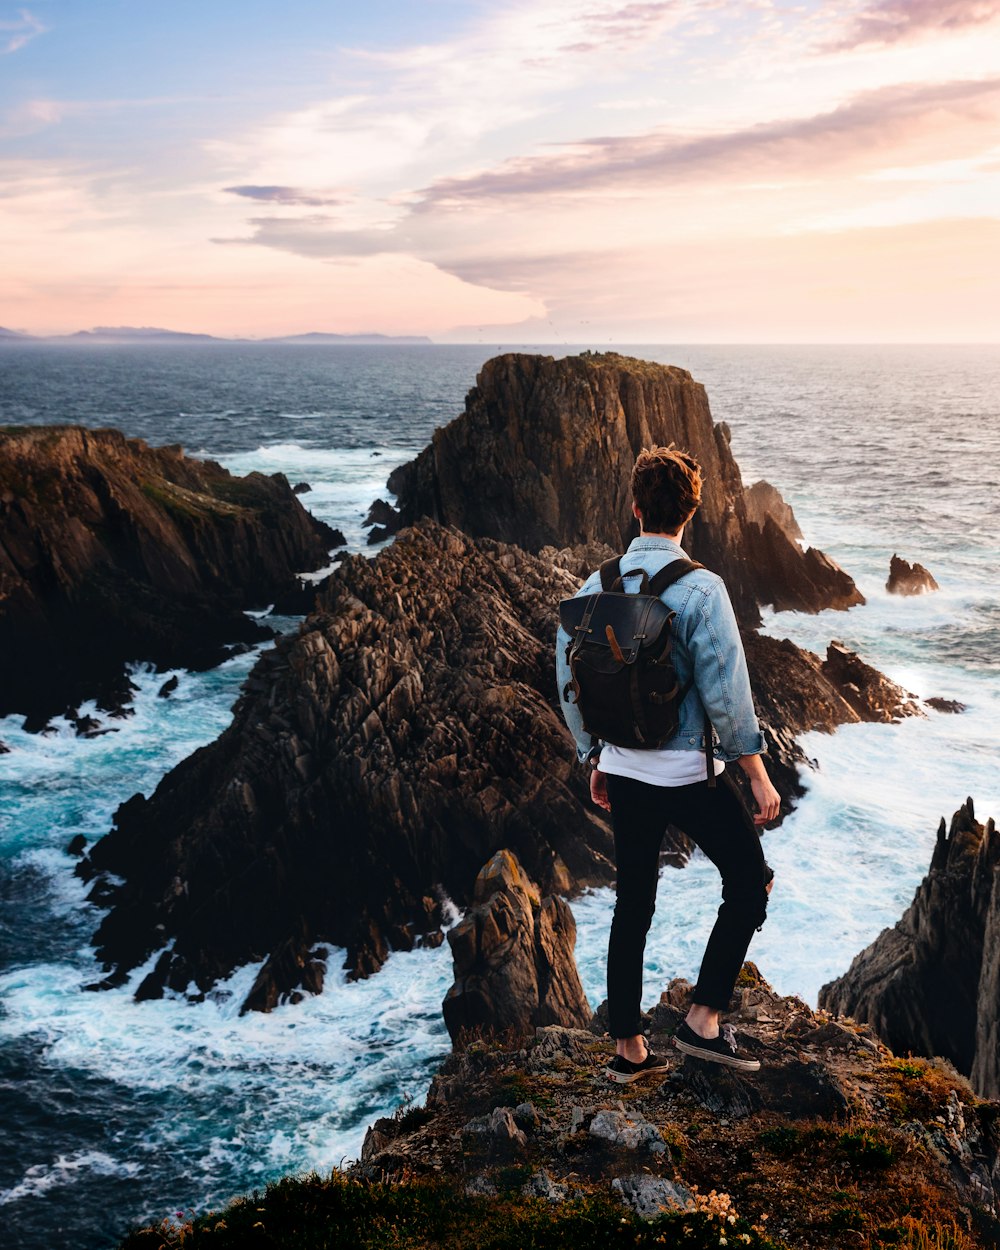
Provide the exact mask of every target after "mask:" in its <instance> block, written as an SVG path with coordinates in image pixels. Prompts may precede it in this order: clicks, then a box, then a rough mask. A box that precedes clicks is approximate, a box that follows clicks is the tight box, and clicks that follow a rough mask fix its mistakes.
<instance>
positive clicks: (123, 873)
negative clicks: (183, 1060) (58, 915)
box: [79, 520, 862, 1005]
mask: <svg viewBox="0 0 1000 1250" xmlns="http://www.w3.org/2000/svg"><path fill="white" fill-rule="evenodd" d="M578 585H579V578H578V577H575V576H573V575H572V574H570V573H568V572H566V571H565V569H563V568H561V567H560V566H559V565H558V564H553V563H551V562H550V561H548V560H545V559H542V558H540V557H537V556H532V555H529V554H528V553H527V552H525V551H522V550H520V549H519V548H517V547H513V546H509V545H507V544H503V543H498V542H495V541H494V540H492V539H479V540H475V539H472V538H470V537H468V536H467V535H465V534H462V533H460V532H459V531H457V530H455V529H452V528H445V527H442V526H440V525H438V524H437V523H436V522H434V521H428V520H425V521H422V522H421V523H420V524H418V525H414V526H412V527H409V528H408V529H407V530H405V531H403V532H401V533H400V534H399V535H398V536H397V537H396V540H395V542H393V543H392V544H391V545H390V546H388V547H386V548H385V549H384V550H382V551H381V552H379V554H378V556H377V557H376V558H375V559H374V560H372V561H369V560H367V559H366V558H365V557H363V556H360V555H356V556H347V557H345V558H344V559H343V560H342V561H341V563H340V565H339V566H338V568H337V569H336V570H335V571H334V573H333V574H332V575H331V577H330V578H329V579H328V580H327V581H326V583H325V584H324V586H323V588H322V589H321V591H320V594H319V598H318V605H317V611H315V612H314V613H313V614H312V615H310V616H309V617H308V618H307V620H306V621H305V622H304V623H303V625H302V627H301V629H300V632H299V633H298V634H297V635H295V636H291V637H286V638H282V639H280V640H279V641H278V643H277V645H276V647H275V648H274V649H273V650H272V651H269V652H266V653H265V654H264V655H262V656H261V658H260V660H259V661H258V663H257V666H256V667H255V669H254V670H253V672H252V674H251V675H250V677H249V679H248V680H247V683H246V685H245V687H244V691H243V694H242V695H241V697H240V699H239V701H238V702H237V704H236V707H235V710H234V711H235V714H234V719H233V723H232V724H231V725H230V726H229V728H228V729H226V731H225V732H224V733H223V734H222V736H221V737H220V738H219V739H218V741H217V742H215V743H212V744H211V745H210V746H207V747H203V748H202V749H201V750H199V751H197V752H195V754H194V755H193V756H191V757H190V758H189V759H187V760H184V761H183V762H182V763H180V764H179V765H178V766H177V767H176V768H175V769H173V771H172V772H170V773H169V774H168V775H167V776H166V777H165V778H164V779H163V780H162V781H161V782H160V784H159V786H158V787H157V789H156V791H155V792H154V793H153V795H152V796H151V797H150V798H149V799H146V798H144V797H143V796H142V795H135V796H133V797H132V798H131V799H129V800H128V802H127V803H125V804H123V805H122V806H121V807H120V808H119V809H118V811H117V813H116V816H115V821H116V828H115V829H113V830H112V831H111V833H110V834H108V835H107V836H106V837H104V838H103V839H101V840H100V841H99V842H98V843H97V844H96V845H95V847H94V848H93V850H92V852H91V855H90V858H89V859H88V860H85V861H84V862H83V864H81V865H80V869H79V871H80V872H81V875H87V874H89V875H91V876H92V875H93V874H95V873H97V872H105V871H106V872H110V873H112V874H114V876H115V878H124V884H118V883H117V882H112V883H110V884H108V885H107V886H104V885H103V884H101V883H98V886H97V889H98V895H97V896H95V897H99V898H100V901H101V902H102V904H103V905H108V904H109V903H110V905H111V907H112V910H111V912H110V914H109V915H108V916H107V917H106V918H105V920H104V921H103V922H102V924H101V927H100V930H99V932H98V935H97V942H98V945H99V948H100V953H101V956H102V958H103V959H105V961H106V962H107V963H108V964H109V965H111V966H113V968H114V969H115V972H114V975H113V978H112V980H115V979H117V980H118V981H120V980H121V978H122V977H123V976H124V975H126V974H127V972H128V971H129V970H130V969H132V968H134V967H136V966H137V965H138V964H140V963H142V962H144V961H145V960H146V959H147V958H148V956H149V955H150V954H151V953H152V952H153V951H154V950H156V949H157V948H158V947H160V946H162V945H163V944H164V942H166V941H167V940H168V939H172V941H173V945H172V947H171V948H170V949H169V950H168V951H166V952H164V954H163V955H162V956H161V958H160V961H159V963H158V964H157V965H156V968H155V969H154V971H153V973H151V974H150V978H147V981H146V982H145V983H144V988H143V993H144V994H149V993H153V992H157V991H158V990H159V989H162V987H163V986H165V985H169V986H171V987H172V988H175V989H179V990H183V989H184V988H185V987H186V986H187V985H188V984H189V982H190V981H191V980H192V979H193V980H194V981H196V983H197V984H198V985H199V987H200V988H201V989H202V990H203V991H204V990H206V989H207V988H208V987H209V985H211V984H212V983H213V982H214V981H215V980H216V979H218V978H219V977H222V976H225V975H226V974H228V973H229V972H231V971H232V969H233V968H235V967H237V966H238V965H240V964H243V963H246V962H249V961H250V960H253V959H261V958H264V957H269V958H268V962H267V963H266V964H265V966H264V969H263V970H262V972H261V974H260V978H259V983H258V985H257V986H255V987H254V991H253V993H252V995H251V1000H252V1002H253V1003H254V1004H256V1005H267V1004H273V1003H274V1002H276V1001H277V1000H278V999H279V998H280V996H281V995H282V994H287V993H292V992H294V991H295V990H296V989H299V988H300V987H299V983H298V982H297V981H296V980H295V979H294V977H295V976H296V975H297V974H296V972H295V970H296V968H298V967H305V966H306V964H307V963H310V962H311V958H312V957H311V956H310V954H309V952H310V950H311V949H312V947H313V946H314V944H315V943H318V942H323V943H329V944H332V945H337V946H346V947H347V952H348V956H347V966H348V967H349V968H350V969H351V974H352V975H353V976H366V975H368V974H369V973H371V972H374V971H375V970H377V969H378V968H379V967H380V966H381V964H382V963H383V961H384V960H385V958H386V956H387V954H388V952H389V950H390V949H407V948H409V947H410V946H412V945H413V944H414V943H415V942H417V941H428V940H430V941H440V940H441V919H442V915H441V899H440V895H441V891H442V890H443V891H444V892H446V893H447V894H448V895H449V896H450V897H451V898H452V899H453V900H454V901H455V902H456V903H457V904H459V905H460V906H463V907H464V906H466V905H468V904H469V903H470V902H471V901H472V896H473V884H474V882H475V879H476V874H477V873H478V871H479V868H480V867H481V865H482V864H483V862H484V861H485V860H486V859H488V858H489V857H490V856H491V855H492V854H493V853H494V852H495V851H497V850H499V849H500V848H501V847H507V848H509V849H510V850H512V851H513V852H514V853H515V854H516V855H517V856H518V857H519V859H520V861H521V863H522V864H523V865H524V867H525V869H526V871H527V872H528V874H529V875H530V876H531V878H532V879H533V880H535V881H536V882H537V883H538V885H539V887H540V889H541V890H542V892H543V893H544V894H551V893H554V892H558V893H562V892H564V891H566V890H567V888H569V889H570V890H576V889H579V888H581V887H585V886H587V885H592V884H601V883H608V882H610V881H611V880H613V875H614V873H613V867H612V864H611V858H610V857H611V848H612V840H611V834H610V830H609V828H608V825H607V823H606V820H605V818H604V816H603V813H601V812H600V811H599V810H598V809H597V808H595V807H594V806H593V804H592V803H591V801H590V799H589V791H588V780H587V776H586V774H585V772H584V770H583V769H580V768H578V767H576V765H575V751H574V749H573V744H572V740H571V739H570V737H569V735H568V732H567V730H566V727H565V725H564V724H563V721H562V717H561V715H560V713H559V711H558V706H557V702H556V699H557V691H556V689H555V676H554V655H553V645H554V640H555V632H556V623H557V611H558V602H559V600H560V598H564V597H566V596H567V595H570V594H572V593H573V591H574V590H575V589H576V588H577V586H578ZM748 655H749V659H750V664H751V671H752V675H753V677H754V681H755V685H756V689H757V694H758V700H759V702H760V704H761V720H762V725H763V727H764V732H765V735H766V737H767V741H768V745H769V751H770V753H771V754H770V760H771V764H772V772H773V775H774V776H775V779H776V782H777V784H778V785H779V787H788V788H787V789H785V793H786V795H790V794H792V793H796V792H797V790H796V787H797V785H798V783H797V780H796V776H795V765H796V763H797V762H798V761H801V760H802V759H803V756H802V752H801V750H800V748H799V747H798V745H797V744H796V742H795V737H794V735H795V734H796V733H798V732H801V731H802V730H803V729H813V728H817V727H824V728H828V729H829V728H832V727H833V726H834V725H836V724H839V723H842V722H843V721H854V720H857V719H859V718H860V716H861V714H862V713H861V712H859V711H857V710H855V708H854V707H853V706H852V705H851V704H850V703H849V702H848V701H847V700H846V699H845V698H844V697H843V696H842V694H841V693H840V692H839V691H838V690H837V688H836V687H835V685H834V684H833V683H832V682H831V680H830V678H829V676H827V675H826V674H825V672H824V666H823V664H822V662H821V661H820V660H819V658H818V657H816V656H812V655H810V654H809V653H808V652H804V651H800V650H799V649H798V648H796V647H794V646H793V644H792V643H790V642H778V641H776V640H774V639H770V638H765V637H763V636H759V637H758V636H755V635H748ZM665 849H666V852H667V854H668V855H670V854H672V855H673V857H674V859H675V862H676V860H677V859H678V858H683V855H684V853H685V852H686V850H687V841H686V839H685V838H684V837H683V835H681V834H679V833H678V832H677V831H671V832H670V834H669V835H668V837H667V838H666V839H665ZM567 882H568V883H570V884H569V887H567ZM289 943H291V946H289ZM276 952H280V954H276ZM293 954H294V957H293ZM296 961H298V962H296ZM310 975H311V976H313V977H315V976H316V975H317V974H316V973H315V971H314V972H312V973H311V974H310ZM290 976H291V978H292V979H289V977H290Z"/></svg>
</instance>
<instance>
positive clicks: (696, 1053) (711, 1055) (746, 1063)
mask: <svg viewBox="0 0 1000 1250" xmlns="http://www.w3.org/2000/svg"><path fill="white" fill-rule="evenodd" d="M674 1045H675V1046H676V1047H677V1049H678V1050H680V1051H682V1052H683V1053H684V1054H685V1055H691V1056H692V1057H693V1058H695V1059H704V1060H706V1062H708V1063H722V1064H725V1066H726V1067H727V1068H739V1069H740V1071H741V1072H759V1071H760V1060H759V1059H737V1058H736V1056H735V1055H734V1056H733V1057H732V1058H731V1059H727V1058H726V1056H725V1055H720V1054H718V1052H717V1051H714V1050H700V1049H699V1048H698V1047H697V1046H692V1045H691V1043H690V1042H682V1041H681V1040H680V1038H679V1037H675V1038H674Z"/></svg>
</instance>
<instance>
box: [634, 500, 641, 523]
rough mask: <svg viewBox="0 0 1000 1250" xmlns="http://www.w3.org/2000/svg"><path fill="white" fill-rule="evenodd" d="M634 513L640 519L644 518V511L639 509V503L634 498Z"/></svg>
mask: <svg viewBox="0 0 1000 1250" xmlns="http://www.w3.org/2000/svg"><path fill="white" fill-rule="evenodd" d="M632 515H633V516H634V517H637V518H638V519H639V520H640V521H641V520H642V513H641V512H640V511H639V505H638V504H637V503H636V502H635V501H634V500H633V501H632Z"/></svg>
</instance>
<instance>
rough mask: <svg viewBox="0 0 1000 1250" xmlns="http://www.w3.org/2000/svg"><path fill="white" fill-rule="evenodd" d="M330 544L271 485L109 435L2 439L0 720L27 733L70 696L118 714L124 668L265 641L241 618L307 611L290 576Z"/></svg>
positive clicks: (28, 429) (14, 431)
mask: <svg viewBox="0 0 1000 1250" xmlns="http://www.w3.org/2000/svg"><path fill="white" fill-rule="evenodd" d="M338 542H341V543H342V542H343V538H342V536H341V535H339V534H337V533H336V531H333V530H331V529H330V527H329V526H327V525H324V524H323V523H322V522H321V521H317V520H315V519H314V518H313V517H311V516H310V515H309V513H308V512H306V510H305V509H304V508H303V507H302V505H301V504H300V503H299V502H298V500H297V499H296V497H295V496H294V495H293V493H292V491H291V488H290V487H289V485H288V482H287V481H286V480H285V478H284V477H283V476H282V475H281V474H280V473H279V474H274V475H273V476H271V477H266V476H265V475H263V474H260V473H251V474H248V475H247V476H246V477H243V478H238V477H233V476H232V475H231V474H230V473H228V472H227V471H226V470H225V469H223V468H222V467H221V466H220V465H218V464H216V463H215V462H214V461H210V460H209V461H203V460H197V459H194V458H192V457H189V456H185V455H184V454H183V452H182V450H181V448H180V447H179V446H169V447H156V448H154V447H149V446H147V444H146V443H145V442H144V441H143V440H142V439H134V438H126V437H125V436H124V435H123V434H122V433H121V432H120V431H118V430H113V429H101V430H90V429H86V428H84V427H82V426H72V425H66V426H37V427H36V426H6V427H0V715H6V714H9V713H24V714H26V717H27V726H28V728H29V729H39V728H41V727H42V726H43V725H44V724H45V722H46V721H47V720H48V718H49V717H50V716H52V715H54V714H57V713H60V712H62V711H64V710H65V709H66V708H67V707H70V708H72V707H73V706H75V705H76V704H78V703H79V702H80V700H81V699H85V698H91V697H95V696H96V697H97V698H98V700H99V702H100V704H101V706H104V707H107V708H109V709H110V708H115V707H118V706H120V704H121V703H122V701H123V700H125V699H127V696H128V689H127V681H126V679H125V677H124V672H123V665H124V662H125V661H126V660H131V659H137V660H150V661H152V662H154V663H155V664H156V665H157V666H158V667H160V668H167V667H174V666H179V665H184V666H185V667H188V668H206V667H210V666H211V665H213V664H216V663H218V662H219V661H220V660H222V659H224V658H225V656H226V654H227V652H226V650H225V648H224V644H225V643H232V642H239V641H243V642H254V641H259V640H261V639H266V638H267V637H270V636H271V634H272V632H273V631H270V630H264V629H261V627H260V626H258V625H255V624H254V623H253V622H252V621H250V620H249V619H248V618H247V617H246V616H245V615H244V613H243V609H245V608H249V607H264V606H266V605H267V604H269V603H274V602H278V603H279V604H285V605H287V608H288V610H293V611H294V610H297V611H305V610H306V599H305V597H304V596H303V595H302V593H301V591H300V588H299V583H298V581H297V579H296V577H295V573H296V572H298V571H306V570H309V569H315V568H318V567H321V566H323V565H325V564H326V563H328V554H327V553H328V550H329V548H331V547H333V546H335V545H337V544H338Z"/></svg>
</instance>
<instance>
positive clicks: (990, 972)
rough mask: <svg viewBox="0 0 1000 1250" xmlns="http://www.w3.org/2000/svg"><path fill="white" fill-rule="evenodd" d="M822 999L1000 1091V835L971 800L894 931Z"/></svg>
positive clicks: (889, 1040)
mask: <svg viewBox="0 0 1000 1250" xmlns="http://www.w3.org/2000/svg"><path fill="white" fill-rule="evenodd" d="M819 1001H820V1004H821V1005H822V1006H824V1007H826V1008H828V1009H829V1010H831V1011H837V1012H840V1013H842V1014H844V1015H851V1016H853V1017H854V1018H855V1019H858V1020H866V1021H868V1022H869V1023H870V1024H871V1025H872V1027H873V1028H874V1029H875V1030H876V1032H877V1033H878V1034H879V1036H880V1037H881V1038H882V1039H883V1040H884V1041H885V1042H886V1044H887V1045H889V1046H891V1047H892V1048H893V1049H894V1050H896V1051H899V1052H901V1053H902V1052H905V1051H913V1052H915V1053H916V1054H920V1055H944V1056H945V1057H946V1058H948V1059H950V1060H951V1061H952V1062H953V1063H954V1064H955V1066H956V1067H957V1068H958V1069H959V1071H960V1072H964V1073H966V1074H968V1075H970V1076H971V1080H972V1084H973V1086H974V1087H975V1089H976V1090H977V1091H978V1092H979V1093H980V1094H981V1095H983V1097H986V1098H1000V835H998V834H997V832H996V828H995V826H994V823H993V821H992V820H989V821H987V822H986V824H985V825H982V824H980V823H979V822H978V821H977V820H976V818H975V813H974V811H973V805H972V799H967V800H966V802H965V803H964V804H963V806H962V807H961V808H959V810H958V811H957V812H956V813H955V814H954V816H953V817H952V821H951V826H950V828H949V829H948V831H947V832H945V822H944V820H943V819H942V821H941V825H940V827H939V829H938V836H937V844H936V846H935V848H934V854H933V857H932V859H931V866H930V870H929V872H928V873H927V876H926V877H925V878H924V880H923V881H922V882H921V884H920V887H919V888H918V890H917V893H916V895H915V897H914V899H913V902H912V903H911V904H910V906H909V908H908V909H907V910H906V912H905V913H904V914H903V916H902V918H901V919H900V920H899V921H897V923H896V924H895V926H894V927H893V928H891V929H884V930H883V931H882V933H881V934H879V936H878V937H877V938H876V939H875V941H874V942H872V944H871V945H870V946H868V947H866V948H865V949H864V950H863V951H862V952H861V953H860V954H859V955H857V956H855V958H854V960H853V962H852V963H851V966H850V968H849V969H848V970H847V972H846V973H844V975H843V976H842V977H839V978H838V979H837V980H836V981H831V982H830V983H829V984H827V985H824V986H823V988H822V989H821V990H820V998H819Z"/></svg>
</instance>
